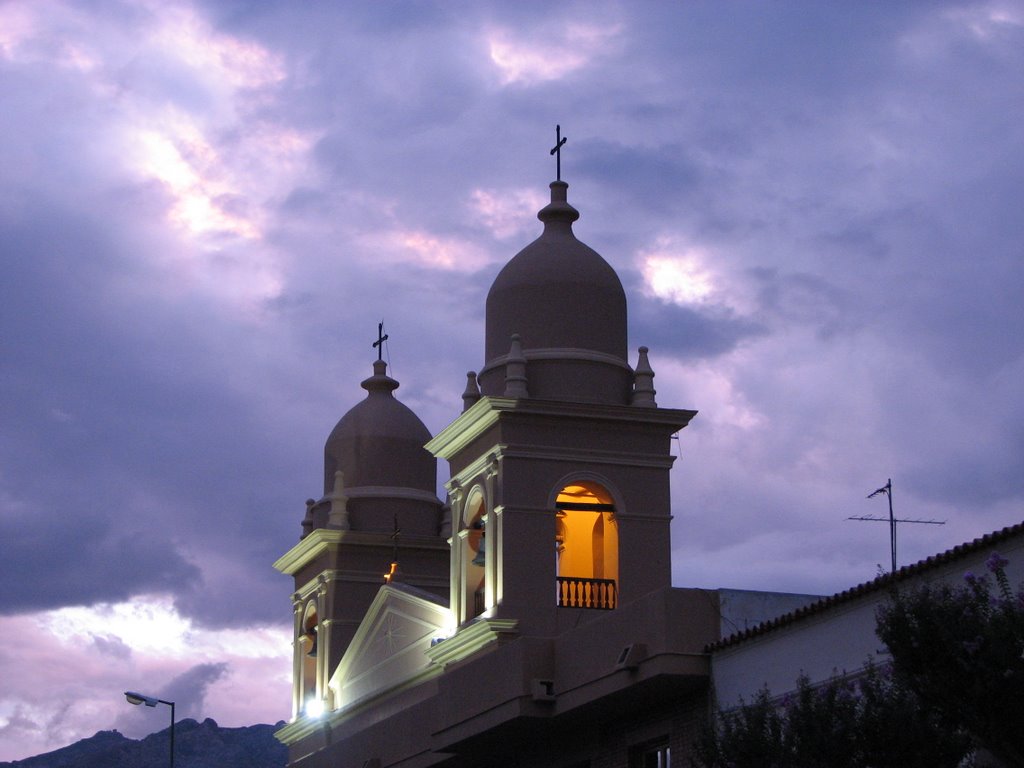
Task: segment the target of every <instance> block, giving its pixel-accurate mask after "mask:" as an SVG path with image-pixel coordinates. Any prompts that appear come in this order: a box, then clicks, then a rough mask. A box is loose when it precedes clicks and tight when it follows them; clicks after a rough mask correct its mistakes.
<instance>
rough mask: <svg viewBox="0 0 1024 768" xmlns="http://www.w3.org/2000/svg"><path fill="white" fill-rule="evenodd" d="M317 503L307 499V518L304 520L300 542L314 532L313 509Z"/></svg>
mask: <svg viewBox="0 0 1024 768" xmlns="http://www.w3.org/2000/svg"><path fill="white" fill-rule="evenodd" d="M314 505H316V502H315V501H313V500H312V499H306V516H305V517H303V518H302V533H301V534H299V540H300V541H301V540H302V539H304V538H306V537H307V536H309V534H310V533H312V532H313V525H314V521H313V507H314Z"/></svg>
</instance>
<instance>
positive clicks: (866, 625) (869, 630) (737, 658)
mask: <svg viewBox="0 0 1024 768" xmlns="http://www.w3.org/2000/svg"><path fill="white" fill-rule="evenodd" d="M993 552H999V554H1000V555H1002V556H1003V557H1004V558H1006V559H1007V560H1009V561H1010V564H1009V565H1008V566H1007V568H1006V573H1007V576H1008V577H1009V580H1010V584H1011V586H1012V587H1013V588H1014V589H1017V588H1018V586H1019V585H1020V584H1021V581H1022V580H1024V535H1018V536H1016V537H1014V538H1013V539H1008V540H1004V541H1001V542H998V543H996V544H993V545H992V546H989V547H982V548H980V549H978V550H976V551H974V552H971V553H970V554H967V555H965V556H964V557H962V558H957V559H956V560H953V561H951V562H948V563H943V564H941V565H939V566H936V567H933V568H927V569H925V570H924V571H923V572H922V573H920V574H917V575H915V576H913V577H910V578H908V579H904V580H902V581H900V582H899V586H900V588H901V589H904V590H906V589H913V588H914V587H916V586H918V585H920V584H922V583H924V582H925V581H939V580H944V581H948V582H951V583H957V584H960V583H963V576H964V574H965V573H966V572H968V571H970V572H972V573H974V574H976V575H978V576H981V575H983V574H989V572H988V570H987V568H986V567H985V561H986V560H987V559H988V558H989V556H990V555H991V554H992V553H993ZM989 576H990V577H991V574H989ZM887 598H888V592H887V590H886V588H885V587H882V588H880V589H874V590H872V591H870V592H868V593H867V594H865V595H862V596H860V597H857V598H854V599H852V600H847V601H843V602H839V603H838V604H837V605H835V606H834V607H831V608H826V609H824V610H822V611H821V612H819V613H816V614H813V615H810V616H808V617H806V618H802V619H798V620H796V621H793V622H792V623H790V624H787V625H784V626H781V627H779V628H777V629H773V630H769V631H767V632H765V633H764V634H761V635H758V636H755V637H752V638H750V639H748V640H744V641H741V642H739V643H737V644H735V645H732V646H728V647H725V648H723V649H721V650H716V651H715V652H714V653H713V654H712V659H711V674H712V689H713V692H714V695H715V697H716V700H717V701H716V703H717V706H718V707H719V708H721V709H731V708H733V707H735V706H737V705H739V704H740V702H741V700H743V701H748V702H749V701H750V700H751V699H752V698H753V697H754V695H755V694H756V693H757V692H758V691H759V690H760V689H761V688H763V687H765V686H767V687H768V690H769V691H770V692H771V695H772V696H773V697H774V696H781V695H783V694H785V693H788V692H790V691H792V690H794V689H795V688H796V680H797V678H798V677H799V676H800V675H801V674H805V675H807V676H808V677H809V678H810V680H811V682H812V683H818V682H823V681H826V680H828V679H829V678H830V677H833V676H834V675H836V674H844V673H845V674H852V673H855V672H857V671H859V670H861V669H863V668H864V666H865V664H866V662H867V660H868V659H869V658H870V659H873V660H875V663H884V662H886V661H888V653H887V652H886V649H885V646H884V644H883V643H882V641H881V640H879V639H878V636H877V635H876V634H875V615H876V612H877V610H878V606H879V605H880V604H881V603H883V602H884V601H885V600H887Z"/></svg>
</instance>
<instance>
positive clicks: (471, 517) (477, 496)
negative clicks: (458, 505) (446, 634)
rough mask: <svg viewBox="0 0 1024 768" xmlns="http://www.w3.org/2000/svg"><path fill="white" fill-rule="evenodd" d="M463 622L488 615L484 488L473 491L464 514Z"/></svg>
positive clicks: (462, 538) (462, 536) (462, 544)
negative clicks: (486, 609)
mask: <svg viewBox="0 0 1024 768" xmlns="http://www.w3.org/2000/svg"><path fill="white" fill-rule="evenodd" d="M459 546H460V547H461V548H462V558H461V560H462V616H461V617H460V619H461V621H462V622H466V621H469V620H470V619H473V618H475V617H477V616H479V615H480V614H481V613H483V612H484V610H485V608H486V605H485V597H484V591H485V587H486V581H487V577H486V569H485V564H486V562H487V500H486V497H485V496H484V492H483V489H482V488H480V487H475V488H473V489H472V490H471V491H470V492H469V494H468V495H467V497H466V504H465V506H464V508H463V512H462V531H461V532H460V536H459Z"/></svg>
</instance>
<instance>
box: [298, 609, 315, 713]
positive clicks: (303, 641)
mask: <svg viewBox="0 0 1024 768" xmlns="http://www.w3.org/2000/svg"><path fill="white" fill-rule="evenodd" d="M319 622H320V620H319V617H318V616H317V613H316V601H315V599H314V600H310V601H309V603H307V605H306V610H305V612H304V613H303V614H302V634H301V635H300V636H299V654H300V659H301V665H302V696H301V699H300V700H301V701H302V711H303V712H305V711H306V706H307V705H308V704H309V702H310V701H312V700H314V699H316V658H317V652H318V650H319V649H318V647H317V630H318V626H317V625H318V624H319Z"/></svg>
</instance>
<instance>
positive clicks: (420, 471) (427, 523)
mask: <svg viewBox="0 0 1024 768" xmlns="http://www.w3.org/2000/svg"><path fill="white" fill-rule="evenodd" d="M386 370H387V363H385V362H384V361H383V360H376V361H374V363H373V376H371V377H370V378H368V379H366V380H365V381H363V382H362V384H361V386H362V387H363V389H365V390H366V391H367V396H366V399H364V400H363V401H362V402H360V403H359V404H357V405H356V406H354V407H353V408H352V409H351V410H350V411H349V412H348V413H346V414H345V415H344V416H342V417H341V420H340V421H339V422H338V423H337V425H335V427H334V429H333V430H332V431H331V435H330V437H328V438H327V444H326V445H325V446H324V496H325V499H328V498H330V497H332V495H336V494H337V493H339V492H341V493H343V494H344V496H345V497H346V499H347V504H346V507H347V512H348V522H349V526H350V528H351V529H352V530H356V531H388V532H390V531H391V530H392V528H393V526H394V519H395V515H396V514H397V515H398V518H399V519H400V521H401V526H402V530H403V533H408V534H423V535H436V534H437V532H438V526H439V524H440V514H441V506H442V505H441V502H440V501H439V500H438V498H437V492H436V487H437V486H436V484H437V461H436V459H435V458H434V457H433V456H432V455H431V454H430V452H429V451H427V450H426V449H425V448H424V447H423V446H424V444H425V443H426V442H427V441H429V440H430V438H431V435H430V432H429V431H428V430H427V428H426V426H424V424H423V422H422V421H420V419H419V417H417V416H416V414H415V413H413V412H412V411H411V410H410V409H409V408H408V407H407V406H405V405H403V404H402V403H400V402H399V401H398V400H396V399H395V397H394V395H393V394H392V392H394V390H395V389H397V388H398V382H397V381H395V380H394V379H392V378H391V377H390V376H388V375H387V373H386ZM339 470H340V471H341V472H342V474H343V478H344V485H343V488H339V486H338V484H337V480H338V479H340V478H336V476H335V473H336V472H337V471H339Z"/></svg>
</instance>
